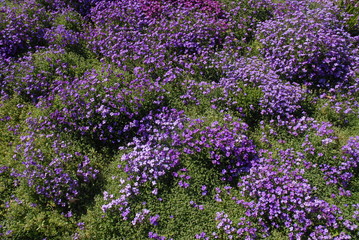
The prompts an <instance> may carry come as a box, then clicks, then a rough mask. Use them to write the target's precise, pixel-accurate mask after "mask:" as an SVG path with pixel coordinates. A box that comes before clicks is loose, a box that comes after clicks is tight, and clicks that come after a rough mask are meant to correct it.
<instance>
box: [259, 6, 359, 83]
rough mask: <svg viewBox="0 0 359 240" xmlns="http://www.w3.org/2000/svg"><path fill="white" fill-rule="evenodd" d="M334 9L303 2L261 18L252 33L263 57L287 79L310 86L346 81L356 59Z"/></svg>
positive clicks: (347, 35)
mask: <svg viewBox="0 0 359 240" xmlns="http://www.w3.org/2000/svg"><path fill="white" fill-rule="evenodd" d="M333 11H334V12H333ZM336 12H337V11H336ZM336 12H335V10H333V9H331V8H329V7H328V8H315V9H310V8H309V6H303V7H299V9H298V10H297V11H295V12H289V13H287V14H283V15H279V16H278V17H276V18H274V19H271V20H267V21H264V22H261V23H260V25H259V27H258V30H257V33H256V34H257V35H258V39H259V41H260V43H261V44H262V45H263V47H262V50H261V52H262V55H263V57H265V58H266V59H267V60H268V61H270V64H271V67H272V68H273V69H274V70H275V71H277V73H279V74H280V75H282V76H283V77H285V78H287V79H289V80H291V81H297V82H304V83H306V84H308V85H312V86H314V87H330V86H332V85H334V84H336V83H342V82H345V81H347V78H348V76H349V75H350V74H351V72H352V69H353V63H355V62H356V61H358V60H357V50H356V48H355V40H354V39H353V38H352V37H351V36H350V34H349V33H347V32H345V30H344V29H343V23H342V22H340V20H339V19H338V16H337V14H336Z"/></svg>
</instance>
